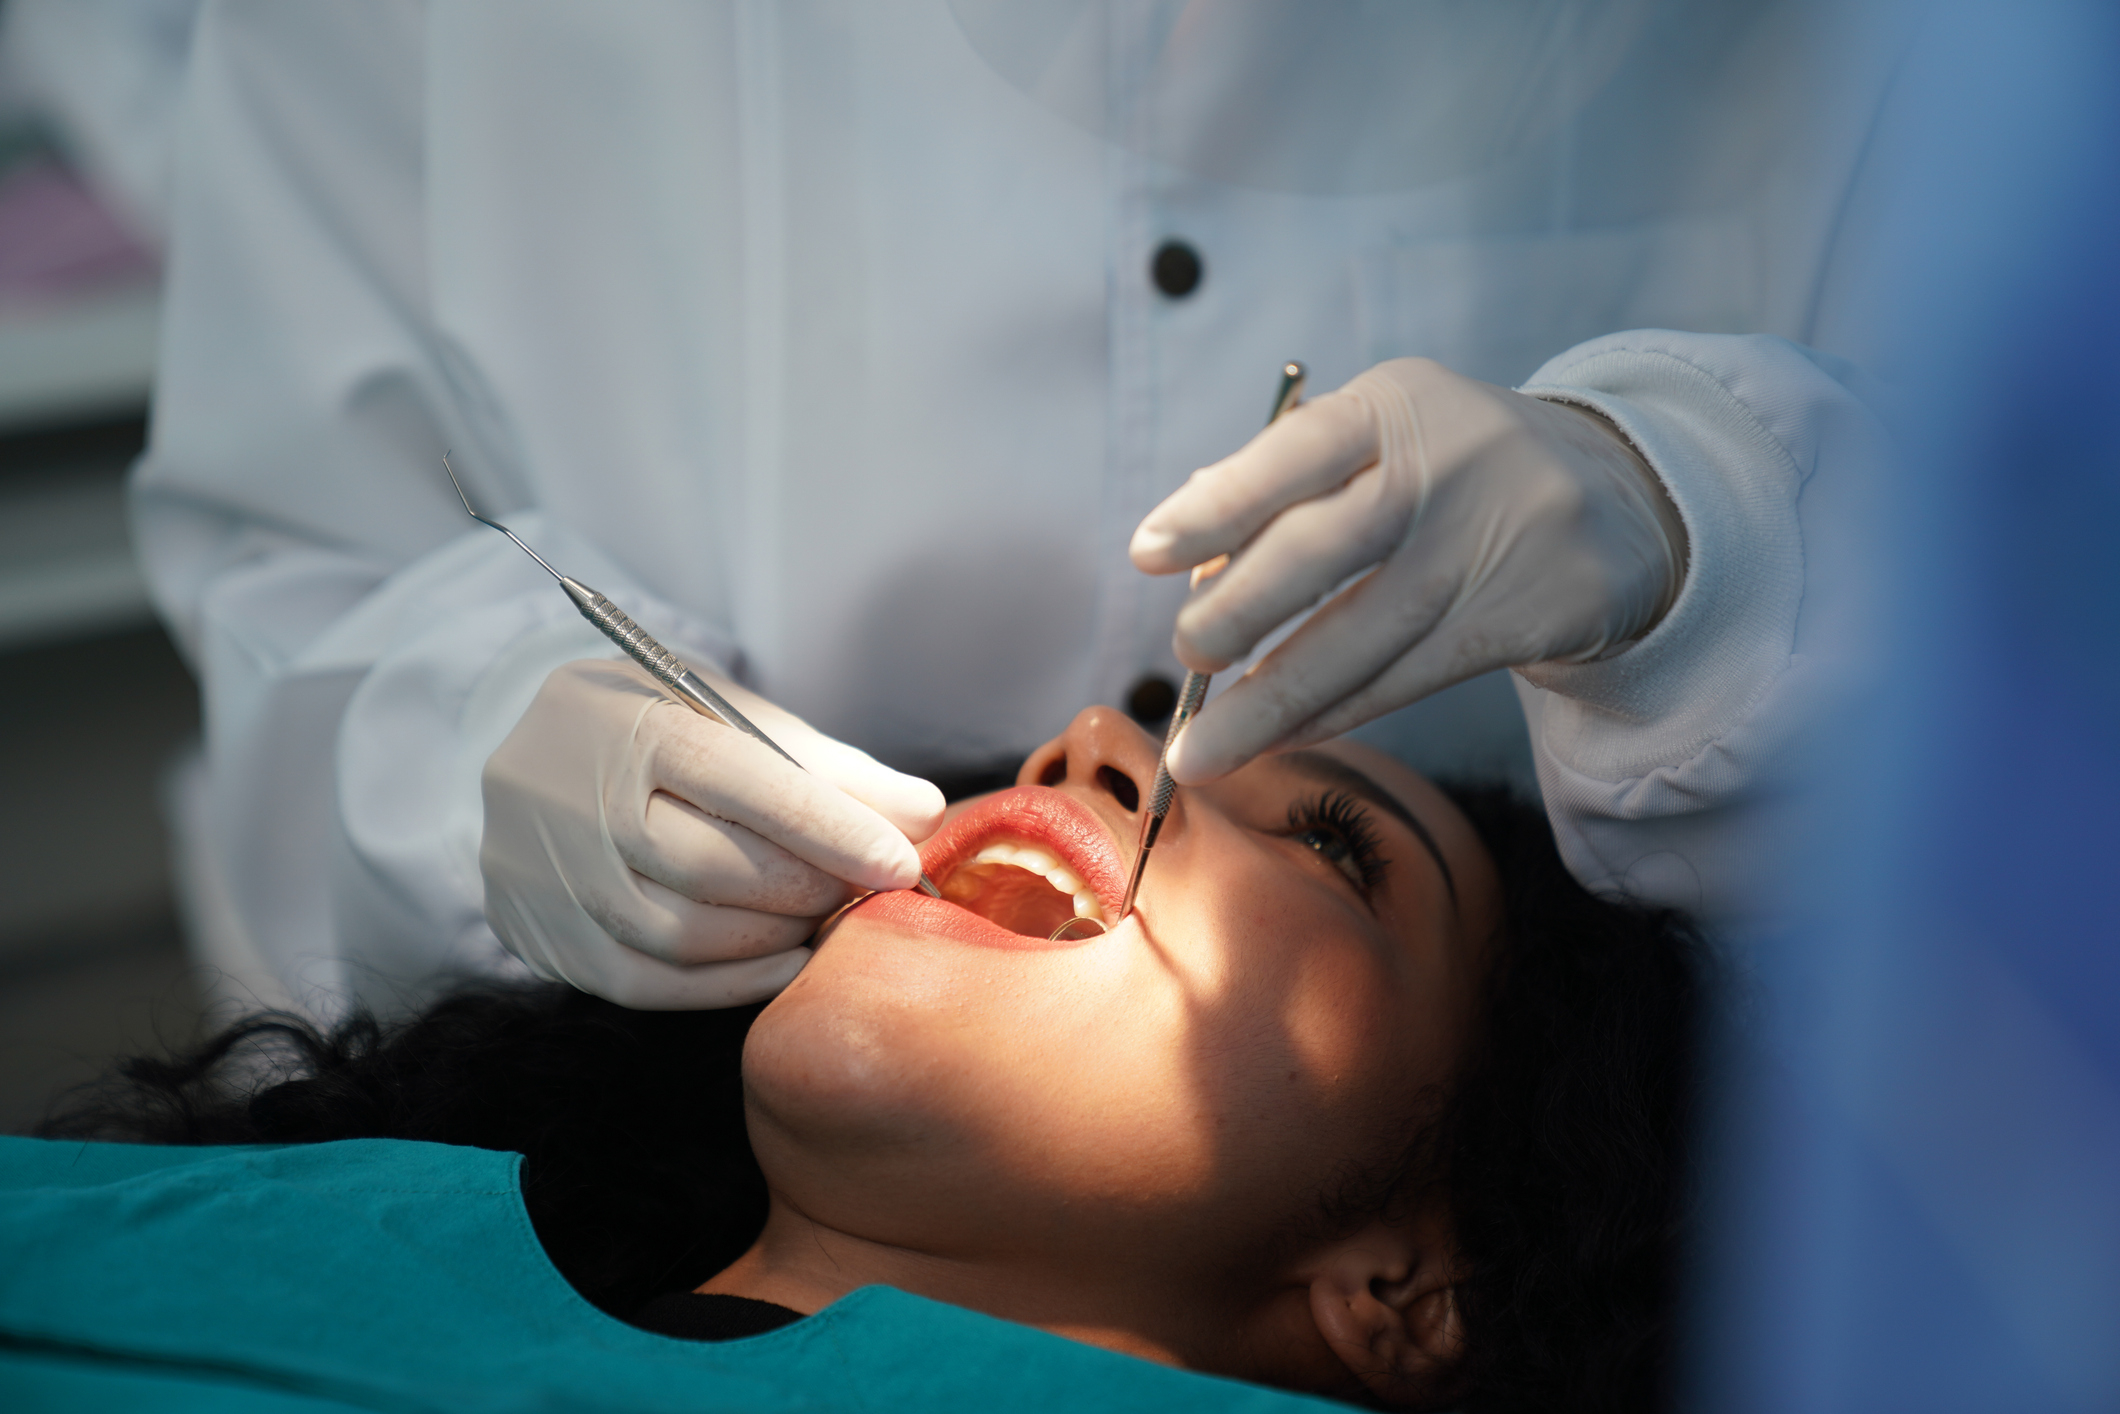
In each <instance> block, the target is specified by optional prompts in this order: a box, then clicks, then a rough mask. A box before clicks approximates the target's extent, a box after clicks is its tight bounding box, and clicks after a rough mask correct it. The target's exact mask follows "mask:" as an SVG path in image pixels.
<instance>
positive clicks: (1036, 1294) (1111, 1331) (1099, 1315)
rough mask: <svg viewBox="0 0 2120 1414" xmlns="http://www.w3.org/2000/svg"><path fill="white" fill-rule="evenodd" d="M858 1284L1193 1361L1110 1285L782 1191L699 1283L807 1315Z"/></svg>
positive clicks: (1149, 1356)
mask: <svg viewBox="0 0 2120 1414" xmlns="http://www.w3.org/2000/svg"><path fill="white" fill-rule="evenodd" d="M864 1286H893V1287H896V1288H898V1289H899V1290H900V1291H909V1292H912V1293H913V1294H914V1295H916V1296H925V1297H928V1298H930V1299H932V1300H936V1301H944V1302H948V1303H949V1304H950V1305H953V1306H963V1307H966V1308H967V1309H970V1310H974V1311H984V1312H986V1313H987V1314H988V1315H992V1316H999V1317H1001V1318H1002V1319H1004V1320H1010V1321H1017V1322H1020V1323H1022V1324H1024V1325H1029V1326H1036V1327H1038V1328H1039V1329H1041V1330H1045V1331H1049V1332H1051V1333H1052V1334H1054V1335H1059V1336H1065V1337H1067V1338H1068V1339H1070V1340H1079V1341H1082V1342H1083V1343H1084V1344H1087V1345H1097V1346H1102V1347H1104V1348H1105V1349H1107V1350H1116V1351H1119V1352H1121V1353H1122V1354H1126V1355H1133V1356H1136V1357H1138V1358H1140V1359H1144V1360H1153V1361H1155V1362H1157V1363H1158V1364H1163V1365H1185V1364H1189V1363H1191V1362H1190V1361H1188V1360H1186V1359H1185V1358H1183V1356H1182V1355H1181V1353H1180V1346H1181V1345H1182V1344H1183V1342H1181V1341H1178V1340H1174V1339H1172V1338H1171V1336H1170V1334H1169V1333H1164V1334H1162V1335H1157V1334H1152V1333H1151V1331H1150V1327H1149V1325H1148V1323H1145V1322H1143V1321H1141V1320H1139V1319H1137V1318H1135V1317H1137V1315H1138V1313H1136V1312H1115V1311H1114V1310H1113V1309H1112V1307H1113V1306H1114V1304H1115V1303H1114V1301H1113V1299H1112V1296H1111V1293H1110V1292H1109V1291H1108V1290H1106V1291H1103V1292H1101V1293H1092V1292H1084V1291H1081V1290H1079V1289H1076V1288H1073V1287H1072V1286H1071V1285H1070V1284H1069V1283H1067V1282H1065V1281H1056V1280H1054V1279H1053V1278H1052V1277H1051V1276H1050V1275H1049V1274H1048V1275H1044V1276H1042V1277H1038V1278H1036V1279H1033V1278H1032V1277H1031V1276H1030V1275H1029V1274H1028V1273H1026V1272H1025V1271H1024V1270H1023V1269H1022V1268H1021V1267H1020V1266H1015V1265H1012V1264H1010V1263H1007V1262H1004V1261H980V1260H977V1259H971V1258H961V1257H941V1256H937V1255H935V1254H934V1253H931V1252H923V1251H919V1250H916V1249H913V1248H908V1247H899V1246H895V1245H893V1244H890V1243H884V1242H876V1241H873V1240H871V1239H869V1238H865V1237H860V1236H857V1235H855V1234H852V1233H847V1232H843V1231H840V1230H839V1229H836V1228H833V1227H830V1226H828V1225H826V1224H824V1223H820V1222H817V1221H815V1220H814V1219H811V1218H810V1217H808V1216H806V1215H805V1214H803V1213H801V1212H798V1211H797V1210H796V1209H794V1208H793V1207H791V1206H789V1205H788V1204H786V1203H784V1202H782V1201H781V1199H780V1198H779V1197H778V1196H775V1197H774V1199H773V1202H772V1207H771V1209H770V1211H769V1212H768V1215H767V1217H766V1226H765V1231H764V1232H762V1233H760V1234H759V1237H758V1241H756V1242H754V1243H752V1244H751V1249H750V1250H749V1251H748V1252H746V1253H744V1254H743V1256H741V1257H739V1258H737V1259H736V1261H735V1262H734V1263H733V1264H732V1265H730V1266H729V1267H727V1268H725V1269H724V1270H723V1271H721V1272H720V1273H719V1274H718V1275H716V1276H715V1277H714V1278H713V1279H712V1280H711V1281H708V1282H707V1283H705V1284H704V1285H703V1286H701V1287H699V1288H698V1289H699V1291H700V1292H701V1293H703V1294H709V1295H721V1296H747V1297H750V1298H751V1299H752V1300H754V1301H770V1302H772V1303H774V1304H775V1305H778V1306H785V1307H787V1308H788V1309H790V1310H793V1311H800V1312H802V1313H803V1314H805V1315H813V1314H815V1313H816V1312H818V1311H821V1310H823V1309H824V1308H825V1307H827V1306H829V1305H831V1304H832V1303H833V1302H834V1301H837V1300H838V1299H839V1298H840V1297H842V1296H845V1295H846V1294H847V1293H848V1292H851V1291H854V1290H856V1289H857V1288H860V1287H864ZM1143 1304H1145V1305H1148V1306H1157V1305H1162V1304H1163V1303H1160V1302H1153V1301H1151V1302H1147V1303H1143Z"/></svg>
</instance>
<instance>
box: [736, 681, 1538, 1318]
mask: <svg viewBox="0 0 2120 1414" xmlns="http://www.w3.org/2000/svg"><path fill="white" fill-rule="evenodd" d="M1155 763H1156V743H1155V742H1154V741H1152V740H1151V739H1150V738H1149V737H1148V736H1147V735H1146V734H1144V733H1143V732H1142V731H1141V730H1140V729H1139V728H1138V727H1136V726H1134V725H1133V723H1132V722H1130V721H1128V720H1127V719H1126V718H1125V717H1123V716H1121V715H1120V714H1118V713H1116V712H1114V711H1111V710H1109V709H1104V708H1092V709H1090V710H1088V711H1085V712H1083V713H1082V714H1081V715H1080V716H1079V717H1077V718H1076V719H1075V721H1074V723H1073V725H1072V726H1070V727H1069V729H1068V730H1067V732H1066V733H1065V734H1064V735H1063V736H1061V737H1059V738H1058V739H1056V740H1054V741H1052V742H1049V743H1047V745H1046V746H1044V747H1043V748H1041V749H1040V750H1039V751H1038V752H1036V753H1034V754H1033V755H1032V756H1031V758H1030V759H1029V760H1028V761H1026V762H1025V763H1024V766H1023V769H1022V772H1021V773H1020V774H1019V776H1018V782H1019V783H1018V785H1017V786H1016V787H1015V788H1014V789H1013V790H1010V791H1003V792H1001V793H999V794H997V795H992V796H986V797H983V798H981V799H978V800H975V801H971V802H967V803H966V804H964V805H961V806H959V807H957V808H956V809H955V810H954V811H953V812H952V814H951V817H950V818H949V820H948V822H947V823H946V824H945V825H944V827H943V828H942V830H941V831H940V832H939V833H938V834H937V835H936V836H935V837H934V838H933V839H931V840H929V841H928V842H927V844H926V845H925V847H924V848H923V849H922V851H921V854H922V860H923V862H924V864H925V866H926V869H927V871H928V873H929V875H930V877H932V878H934V879H935V880H936V881H937V882H938V883H939V884H940V885H941V886H942V889H943V892H944V893H945V895H947V896H948V898H949V899H952V900H956V901H954V902H952V901H937V900H934V899H930V898H927V897H926V896H924V895H921V894H916V893H893V894H882V895H875V896H872V897H870V898H869V899H867V900H865V901H864V902H863V903H862V904H860V905H859V906H857V907H856V908H854V909H852V910H851V911H850V912H848V913H847V914H845V915H844V916H843V917H842V918H840V919H839V920H838V922H837V923H836V924H835V925H834V926H832V927H830V928H829V929H827V931H826V933H825V934H824V935H823V936H821V938H820V940H819V944H818V947H817V952H816V956H815V959H814V960H813V961H812V962H811V963H810V964H809V966H808V967H807V968H806V969H805V970H804V971H803V972H802V974H801V975H800V976H799V977H797V978H796V979H795V982H794V984H793V985H792V986H790V987H789V988H788V989H787V990H786V991H785V992H784V993H782V994H781V996H780V997H779V999H778V1000H776V1001H775V1002H774V1003H773V1004H772V1006H770V1007H769V1008H767V1009H766V1011H765V1012H764V1014H763V1015H761V1016H760V1018H759V1020H758V1022H757V1024H756V1025H755V1026H754V1028H753V1029H752V1031H751V1034H750V1040H749V1043H748V1045H747V1047H746V1049H745V1054H744V1077H745V1083H746V1088H747V1095H748V1099H749V1105H750V1121H751V1132H752V1139H753V1143H754V1147H755V1148H756V1150H757V1153H758V1157H759V1159H760V1162H761V1163H762V1164H763V1166H764V1169H765V1173H766V1176H767V1178H768V1181H769V1183H770V1184H771V1186H772V1188H773V1190H774V1194H775V1197H776V1200H777V1201H780V1202H784V1203H787V1204H790V1205H792V1206H793V1207H794V1208H795V1209H797V1210H799V1211H800V1212H801V1213H803V1214H804V1215H805V1216H806V1217H807V1218H809V1219H811V1220H813V1221H815V1222H819V1223H823V1224H826V1225H828V1226H830V1227H831V1228H833V1229H835V1230H838V1231H841V1232H852V1233H858V1234H860V1235H861V1236H862V1237H864V1238H866V1239H869V1240H872V1241H875V1242H881V1243H888V1244H893V1245H896V1246H898V1247H902V1248H905V1249H908V1250H911V1251H914V1252H919V1253H923V1254H931V1255H932V1256H934V1257H935V1258H936V1260H939V1261H950V1260H961V1261H964V1262H972V1263H979V1262H986V1263H990V1264H991V1263H1001V1264H1004V1265H1006V1264H1012V1263H1020V1264H1027V1265H1029V1266H1033V1267H1036V1268H1038V1269H1039V1270H1042V1271H1047V1272H1051V1273H1058V1274H1060V1278H1061V1279H1063V1280H1064V1277H1065V1274H1066V1273H1067V1272H1069V1271H1078V1272H1080V1273H1082V1274H1083V1277H1084V1280H1085V1281H1090V1280H1094V1281H1095V1283H1096V1284H1097V1285H1099V1286H1108V1285H1110V1284H1112V1283H1114V1282H1117V1283H1120V1284H1126V1283H1131V1284H1132V1285H1131V1286H1130V1287H1128V1289H1132V1290H1139V1291H1141V1292H1142V1293H1143V1294H1144V1299H1146V1298H1147V1294H1148V1293H1149V1292H1151V1291H1162V1292H1165V1293H1170V1294H1172V1295H1175V1294H1177V1293H1178V1292H1179V1290H1180V1289H1187V1290H1192V1291H1195V1292H1197V1291H1202V1290H1212V1289H1216V1284H1217V1283H1223V1284H1227V1283H1230V1282H1232V1281H1241V1280H1243V1279H1244V1278H1245V1277H1246V1275H1247V1273H1252V1272H1253V1269H1254V1268H1258V1269H1260V1274H1263V1268H1264V1266H1266V1265H1270V1264H1271V1263H1273V1262H1276V1261H1283V1260H1285V1258H1286V1253H1287V1250H1288V1243H1289V1239H1290V1236H1291V1233H1292V1232H1294V1231H1299V1230H1300V1229H1301V1227H1302V1225H1303V1224H1304V1222H1305V1221H1306V1220H1308V1219H1309V1218H1311V1217H1312V1216H1313V1215H1315V1214H1317V1213H1318V1212H1319V1210H1320V1207H1321V1204H1323V1203H1324V1202H1326V1201H1327V1200H1329V1199H1331V1198H1332V1197H1334V1196H1335V1195H1336V1194H1337V1193H1339V1192H1341V1191H1343V1190H1345V1189H1347V1188H1348V1187H1349V1186H1350V1185H1352V1184H1354V1183H1356V1182H1357V1181H1358V1180H1359V1179H1360V1178H1361V1177H1362V1176H1364V1175H1365V1174H1367V1173H1370V1172H1374V1171H1376V1170H1378V1169H1380V1168H1381V1167H1383V1166H1385V1165H1388V1164H1389V1163H1390V1162H1391V1161H1392V1160H1393V1159H1394V1158H1395V1157H1396V1156H1397V1155H1398V1154H1399V1153H1400V1152H1402V1150H1403V1148H1404V1146H1405V1144H1406V1142H1407V1141H1408V1140H1409V1139H1410V1138H1411V1137H1412V1127H1413V1124H1414V1122H1415V1121H1416V1120H1417V1119H1418V1118H1419V1117H1420V1115H1421V1114H1422V1100H1423V1094H1422V1092H1423V1091H1424V1090H1425V1089H1427V1088H1428V1087H1431V1086H1437V1085H1440V1084H1443V1083H1446V1082H1447V1080H1448V1078H1449V1077H1450V1075H1451V1073H1452V1068H1453V1064H1454V1062H1455V1059H1456V1057H1457V1056H1458V1054H1459V1051H1460V1049H1461V1047H1462V1046H1463V1045H1464V1042H1465V1040H1466V1033H1467V1029H1468V1026H1469V1024H1470V1020H1471V1016H1472V1011H1473V1004H1474V995H1475V989H1476V985H1477V982H1478V975H1479V971H1480V964H1481V957H1482V946H1481V945H1482V942H1483V940H1484V939H1485V938H1487V937H1488V936H1489V934H1490V933H1491V931H1492V929H1493V926H1494V924H1495V922H1496V919H1497V911H1498V907H1499V904H1498V896H1497V886H1496V883H1495V878H1494V874H1493V867H1492V864H1491V862H1490V861H1489V860H1488V859H1487V857H1486V854H1485V852H1484V850H1483V849H1482V848H1481V847H1480V845H1479V844H1478V842H1477V840H1476V838H1475V837H1474V835H1473V833H1472V830H1471V827H1470V826H1469V825H1468V824H1467V823H1466V821H1465V820H1464V818H1463V817H1462V816H1460V815H1459V814H1458V812H1457V811H1456V810H1455V808H1453V807H1452V806H1451V805H1450V803H1449V802H1448V801H1447V800H1446V799H1445V798H1444V797H1443V796H1442V795H1441V793H1439V792H1438V791H1437V790H1436V789H1435V788H1434V787H1433V786H1431V785H1430V784H1429V783H1428V782H1427V781H1425V780H1423V779H1422V778H1420V777H1419V776H1417V775H1415V774H1414V773H1412V772H1410V771H1408V770H1406V769H1405V768H1403V767H1400V766H1398V765H1397V764H1396V763H1394V762H1392V761H1390V760H1389V759H1388V758H1385V757H1383V756H1380V755H1378V754H1376V753H1373V752H1368V751H1365V750H1363V749H1362V748H1359V747H1353V746H1348V745H1344V744H1336V745H1333V746H1329V747H1326V748H1322V749H1319V750H1314V751H1309V752H1301V753H1295V754H1292V755H1289V756H1281V757H1272V758H1267V759H1264V760H1261V761H1258V762H1256V763H1254V764H1253V765H1251V766H1248V767H1246V768H1245V769H1244V770H1242V771H1239V772H1237V773H1235V774H1234V775H1232V776H1230V777H1227V778H1226V779H1224V780H1222V781H1219V782H1216V783H1214V784H1212V785H1209V786H1204V787H1200V788H1197V789H1195V788H1187V789H1184V790H1181V791H1179V792H1178V795H1177V798H1176V802H1175V804H1174V805H1173V807H1172V809H1171V813H1170V817H1169V819H1168V821H1167V822H1166V823H1165V825H1164V828H1163V831H1162V834H1161V837H1160V839H1159V841H1158V843H1157V846H1156V849H1155V851H1154V854H1153V855H1152V857H1151V862H1150V865H1149V868H1148V872H1147V875H1146V877H1145V881H1144V883H1143V885H1142V887H1141V890H1140V895H1139V899H1138V902H1137V907H1136V910H1135V912H1134V913H1133V914H1132V915H1131V916H1129V917H1128V918H1126V919H1125V920H1124V921H1122V922H1120V923H1119V924H1118V925H1117V926H1115V927H1113V928H1112V929H1111V930H1110V931H1109V932H1105V933H1101V934H1096V933H1095V932H1094V930H1084V931H1089V932H1091V933H1092V934H1093V936H1090V937H1088V938H1086V939H1082V940H1079V941H1074V942H1069V943H1064V944H1053V943H1049V942H1047V940H1046V935H1047V934H1048V933H1049V932H1050V931H1051V929H1052V927H1053V926H1054V924H1056V923H1058V922H1060V921H1061V920H1063V919H1065V918H1066V917H1068V916H1069V915H1070V914H1071V913H1073V912H1074V911H1075V908H1074V905H1073V901H1072V899H1070V898H1069V897H1068V894H1069V892H1072V891H1083V892H1086V893H1090V894H1094V896H1095V899H1096V900H1097V903H1098V905H1099V906H1100V907H1101V910H1102V912H1103V914H1104V916H1106V917H1115V916H1116V915H1117V912H1118V908H1119V903H1120V899H1121V897H1122V895H1123V894H1124V892H1125V887H1126V879H1127V873H1128V870H1129V868H1130V866H1131V864H1132V860H1133V854H1134V847H1135V843H1136V840H1137V838H1138V835H1139V831H1140V821H1141V811H1142V810H1143V809H1145V807H1146V804H1147V800H1146V796H1147V793H1148V789H1149V786H1150V782H1151V779H1152V777H1153V775H1154V771H1155ZM997 847H1005V848H997ZM1025 851H1027V852H1025ZM1002 854H1006V855H1010V856H1011V857H1012V858H1013V859H1014V860H1015V861H1016V862H1014V863H1010V862H1004V861H1002V860H1000V859H998V858H996V857H995V856H996V855H1002ZM982 856H984V858H982ZM1024 865H1028V866H1030V867H1028V868H1026V867H1022V866H1024ZM1056 871H1060V878H1059V881H1058V882H1059V884H1060V886H1061V887H1060V888H1055V886H1054V884H1053V883H1052V882H1049V880H1048V878H1047V877H1046V876H1047V875H1048V874H1051V873H1054V872H1056ZM1070 876H1071V877H1070ZM1085 901H1086V900H1085Z"/></svg>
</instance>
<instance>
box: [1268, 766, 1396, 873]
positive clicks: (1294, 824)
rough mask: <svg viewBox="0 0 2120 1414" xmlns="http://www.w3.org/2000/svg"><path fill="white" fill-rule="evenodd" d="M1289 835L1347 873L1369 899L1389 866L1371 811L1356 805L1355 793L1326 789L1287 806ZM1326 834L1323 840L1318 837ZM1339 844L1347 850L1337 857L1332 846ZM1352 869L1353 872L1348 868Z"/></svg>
mask: <svg viewBox="0 0 2120 1414" xmlns="http://www.w3.org/2000/svg"><path fill="white" fill-rule="evenodd" d="M1288 835H1289V838H1291V839H1293V840H1295V841H1297V842H1298V843H1299V844H1305V845H1308V846H1309V847H1310V848H1311V849H1313V850H1316V851H1317V853H1318V854H1319V855H1320V856H1321V857H1323V858H1324V860H1325V862H1326V863H1328V864H1330V865H1332V866H1333V867H1334V868H1335V869H1338V870H1340V871H1341V872H1342V873H1344V874H1348V878H1349V881H1350V882H1351V883H1353V884H1354V886H1355V887H1356V888H1357V889H1359V890H1360V891H1361V894H1362V897H1363V898H1365V899H1366V898H1368V897H1369V896H1370V894H1371V893H1372V892H1374V891H1375V889H1376V886H1377V885H1378V884H1379V883H1381V882H1382V881H1383V878H1384V871H1385V869H1387V868H1389V867H1390V861H1388V860H1386V859H1385V858H1384V856H1383V853H1382V852H1381V851H1380V850H1379V849H1378V848H1377V831H1376V826H1375V824H1374V823H1372V822H1371V820H1370V818H1369V812H1368V811H1367V810H1365V809H1363V808H1362V807H1361V806H1360V805H1357V804H1356V803H1355V801H1354V798H1353V797H1352V796H1349V795H1346V794H1344V793H1343V792H1340V791H1336V790H1333V791H1326V792H1325V793H1324V794H1323V795H1318V796H1313V797H1311V798H1310V799H1309V800H1304V801H1298V802H1297V803H1296V804H1294V805H1291V806H1290V807H1289V808H1288ZM1319 836H1323V837H1325V838H1324V839H1323V840H1320V839H1318V838H1317V837H1319ZM1331 843H1337V844H1338V845H1339V846H1340V847H1341V848H1342V849H1343V850H1344V851H1345V853H1344V854H1342V855H1341V856H1340V857H1338V858H1335V857H1334V856H1333V854H1332V853H1331V852H1330V848H1329V845H1330V844H1331ZM1350 869H1352V871H1353V872H1352V873H1348V871H1349V870H1350Z"/></svg>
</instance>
